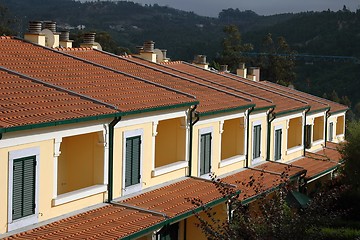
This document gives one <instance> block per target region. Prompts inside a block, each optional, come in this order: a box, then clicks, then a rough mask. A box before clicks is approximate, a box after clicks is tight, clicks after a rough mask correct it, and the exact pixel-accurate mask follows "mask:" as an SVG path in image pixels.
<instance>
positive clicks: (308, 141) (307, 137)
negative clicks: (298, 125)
mask: <svg viewBox="0 0 360 240" xmlns="http://www.w3.org/2000/svg"><path fill="white" fill-rule="evenodd" d="M311 134H312V133H311V125H306V126H305V147H306V148H307V149H309V148H311Z"/></svg>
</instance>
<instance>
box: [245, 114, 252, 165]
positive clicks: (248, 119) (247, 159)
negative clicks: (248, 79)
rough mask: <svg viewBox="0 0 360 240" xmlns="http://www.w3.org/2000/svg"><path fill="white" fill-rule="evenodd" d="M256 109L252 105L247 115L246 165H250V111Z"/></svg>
mask: <svg viewBox="0 0 360 240" xmlns="http://www.w3.org/2000/svg"><path fill="white" fill-rule="evenodd" d="M252 111H254V107H251V108H249V109H248V110H247V115H246V128H247V131H246V148H247V149H246V157H245V161H246V162H245V167H246V168H247V167H249V149H250V147H249V145H250V144H249V136H250V113H251V112H252Z"/></svg>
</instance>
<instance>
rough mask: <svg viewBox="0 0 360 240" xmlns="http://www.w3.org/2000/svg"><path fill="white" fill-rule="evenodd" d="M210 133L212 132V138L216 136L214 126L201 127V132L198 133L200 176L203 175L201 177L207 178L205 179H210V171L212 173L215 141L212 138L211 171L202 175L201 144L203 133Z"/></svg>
mask: <svg viewBox="0 0 360 240" xmlns="http://www.w3.org/2000/svg"><path fill="white" fill-rule="evenodd" d="M208 133H210V134H211V138H213V136H214V128H213V127H207V128H201V129H199V134H198V161H197V162H198V174H197V175H198V176H199V177H201V178H205V179H210V178H211V177H210V175H209V174H210V173H211V170H212V166H213V164H212V163H213V149H214V148H213V146H214V143H213V140H211V152H210V166H211V167H210V172H209V173H206V174H203V175H200V154H201V153H200V146H201V135H203V134H208Z"/></svg>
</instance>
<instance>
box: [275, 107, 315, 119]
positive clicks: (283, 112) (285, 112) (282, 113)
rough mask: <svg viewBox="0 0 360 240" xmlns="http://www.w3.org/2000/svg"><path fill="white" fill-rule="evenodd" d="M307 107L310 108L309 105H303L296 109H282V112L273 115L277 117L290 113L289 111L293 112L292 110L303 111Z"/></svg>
mask: <svg viewBox="0 0 360 240" xmlns="http://www.w3.org/2000/svg"><path fill="white" fill-rule="evenodd" d="M309 108H310V106H305V107H301V108H297V109H292V110H287V111H282V112H278V113H275V116H276V117H279V116H283V115H286V114H291V113H294V112H300V111H304V110H306V109H309Z"/></svg>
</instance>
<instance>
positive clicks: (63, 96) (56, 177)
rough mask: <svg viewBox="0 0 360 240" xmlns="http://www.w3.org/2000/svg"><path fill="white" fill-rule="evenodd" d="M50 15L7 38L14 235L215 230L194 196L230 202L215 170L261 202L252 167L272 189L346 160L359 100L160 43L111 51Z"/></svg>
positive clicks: (7, 165) (4, 181)
mask: <svg viewBox="0 0 360 240" xmlns="http://www.w3.org/2000/svg"><path fill="white" fill-rule="evenodd" d="M47 27H48V28H49V29H50V31H40V30H41V23H40V25H39V23H35V26H34V25H32V28H31V32H30V33H28V34H27V35H26V36H25V39H26V40H27V41H24V40H22V39H18V38H14V37H1V38H0V45H1V46H0V49H1V50H0V66H1V68H0V74H1V75H0V80H1V81H2V84H1V87H0V89H1V97H0V101H1V113H2V114H1V120H0V124H1V129H0V131H1V140H0V164H1V166H2V168H1V174H0V176H2V177H1V180H0V196H1V197H0V198H1V202H3V203H4V204H2V205H1V206H0V234H3V236H4V237H8V239H20V238H30V239H31V238H38V239H45V238H51V237H55V236H56V237H58V238H74V239H85V238H90V237H91V238H98V239H119V238H124V239H163V238H167V239H193V238H195V237H197V238H199V237H200V238H204V236H202V234H201V232H200V230H199V229H197V228H196V227H195V224H194V223H195V222H196V221H197V220H196V217H194V213H195V212H199V211H201V208H199V207H198V206H196V205H194V204H193V203H192V202H191V199H198V200H200V201H202V202H203V203H204V204H205V205H207V206H211V207H213V208H214V211H217V212H218V213H219V214H218V215H219V216H220V217H223V218H224V219H226V217H227V215H228V210H229V209H228V206H227V204H226V199H225V198H224V196H222V195H221V194H220V193H219V192H218V190H217V188H216V186H215V185H214V184H213V183H212V182H211V181H210V180H209V178H210V174H211V173H213V174H215V175H216V176H218V177H220V178H221V179H222V180H223V181H224V183H226V184H228V186H229V187H231V188H233V190H234V193H236V194H239V198H240V199H241V201H243V202H244V203H246V204H250V203H251V202H252V201H254V200H256V198H257V196H258V194H257V193H255V192H253V189H251V188H248V187H245V186H244V185H242V184H239V182H246V181H248V180H249V178H250V177H252V178H258V179H259V181H260V179H261V185H262V187H263V191H264V192H265V191H272V190H274V189H276V188H277V186H278V185H279V184H280V183H281V182H282V180H283V179H282V174H283V172H284V171H288V175H289V176H290V178H291V180H293V181H294V182H295V183H299V182H303V180H305V183H306V184H308V186H309V187H311V184H312V183H314V182H316V180H318V179H319V178H321V179H325V178H328V177H329V176H330V177H331V175H332V172H333V171H335V170H336V168H337V167H338V165H339V160H340V156H339V154H338V153H337V151H336V146H337V145H336V144H337V143H339V142H341V141H343V140H344V132H345V113H346V110H347V108H346V107H345V106H342V105H340V104H337V103H334V102H330V101H328V100H325V99H322V98H318V97H315V96H312V95H309V94H305V93H302V92H299V91H296V90H293V89H289V88H286V87H283V86H279V85H277V84H274V83H270V82H266V81H258V76H256V75H255V74H253V73H251V74H247V73H246V69H244V68H239V71H238V73H239V74H237V75H234V74H231V73H229V72H227V71H220V72H218V71H213V70H210V69H208V68H207V66H208V65H207V63H206V61H205V59H204V57H200V58H198V59H197V60H201V61H195V63H193V64H190V63H186V62H182V61H170V60H169V59H168V58H166V55H165V54H164V53H165V52H164V51H162V52H161V51H160V52H159V51H158V50H157V49H154V43H153V42H148V43H146V44H145V45H144V48H143V49H142V50H141V51H140V53H139V54H138V55H134V56H116V55H113V54H110V53H107V52H104V51H102V50H100V48H99V45H98V44H96V43H95V42H94V34H91V35H90V36H87V38H86V42H85V43H84V44H83V47H81V48H72V47H71V41H69V40H68V39H67V38H66V37H65V38H61V37H60V38H59V39H57V37H58V36H57V34H56V31H54V29H53V28H54V26H53V25H52V24H50V26H47ZM45 30H48V29H45ZM52 33H53V35H54V36H53V35H51V34H52ZM52 37H53V38H54V39H55V40H54V41H50V43H51V44H50V46H46V45H47V44H49V40H52V39H53V38H52ZM44 39H45V40H46V39H47V41H45V40H44ZM62 44H65V45H62ZM59 46H62V47H61V48H59ZM201 236H202V237H201Z"/></svg>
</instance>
